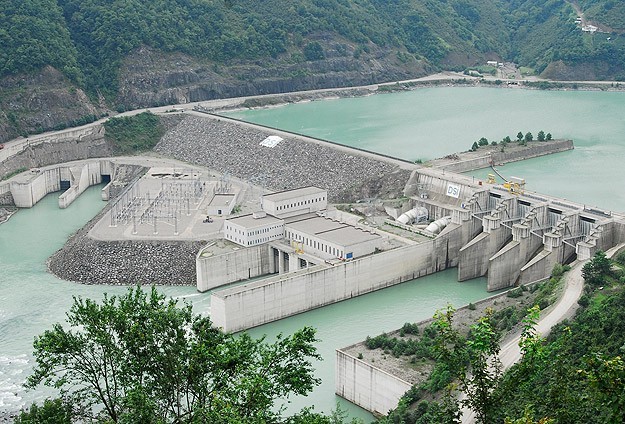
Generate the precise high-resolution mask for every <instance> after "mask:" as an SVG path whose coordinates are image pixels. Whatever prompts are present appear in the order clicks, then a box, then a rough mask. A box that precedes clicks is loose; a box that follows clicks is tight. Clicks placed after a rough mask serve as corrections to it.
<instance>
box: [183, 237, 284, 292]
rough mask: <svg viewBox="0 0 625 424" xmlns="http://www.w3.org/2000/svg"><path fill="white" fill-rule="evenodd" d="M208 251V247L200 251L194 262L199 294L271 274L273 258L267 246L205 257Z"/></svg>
mask: <svg viewBox="0 0 625 424" xmlns="http://www.w3.org/2000/svg"><path fill="white" fill-rule="evenodd" d="M209 251H210V247H208V248H204V249H202V250H200V251H199V252H198V255H197V257H196V260H195V269H196V273H197V289H198V291H200V292H205V291H207V290H210V289H213V288H215V287H219V286H223V285H225V284H229V283H231V282H234V281H241V280H245V279H248V278H254V277H258V276H261V275H266V274H269V273H270V272H271V271H270V261H271V260H273V256H270V253H271V252H270V246H269V245H268V244H263V245H260V246H254V247H248V248H245V249H239V250H236V251H233V252H229V253H225V254H222V255H215V256H206V253H205V252H209Z"/></svg>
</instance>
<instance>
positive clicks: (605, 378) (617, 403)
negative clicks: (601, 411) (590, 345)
mask: <svg viewBox="0 0 625 424" xmlns="http://www.w3.org/2000/svg"><path fill="white" fill-rule="evenodd" d="M582 374H583V375H584V376H585V377H586V378H587V379H588V382H589V383H590V387H591V388H592V389H593V390H594V392H595V393H594V398H595V399H596V400H597V401H598V402H600V403H601V404H602V405H604V406H606V407H607V408H608V409H609V410H610V411H611V417H609V420H610V422H614V423H617V422H621V423H623V422H625V390H623V389H624V388H625V362H623V359H622V358H621V357H620V356H615V357H612V358H611V357H608V356H606V355H602V354H598V353H596V354H594V355H592V356H591V357H589V358H588V359H587V360H586V369H585V370H582Z"/></svg>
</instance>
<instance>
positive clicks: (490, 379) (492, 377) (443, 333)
mask: <svg viewBox="0 0 625 424" xmlns="http://www.w3.org/2000/svg"><path fill="white" fill-rule="evenodd" d="M454 312H455V310H454V309H453V308H452V307H451V306H448V307H447V309H446V310H445V311H437V312H436V314H435V315H434V325H435V326H436V328H437V331H438V336H437V340H436V350H437V352H438V358H437V360H439V361H442V362H443V363H445V364H446V365H447V368H448V369H449V370H452V371H453V372H454V373H455V375H454V377H455V378H457V379H458V382H459V389H460V390H461V391H462V392H463V393H464V394H465V395H466V398H465V399H464V400H462V401H461V402H462V404H463V405H465V406H467V407H469V408H471V409H472V410H473V411H475V413H476V415H477V420H478V422H481V423H485V422H489V415H490V412H491V410H492V409H493V408H494V406H495V399H494V398H493V396H492V392H493V389H494V388H495V387H496V385H497V383H498V381H499V379H500V378H501V374H502V370H501V364H500V362H499V358H498V354H499V350H500V346H499V340H500V335H499V333H498V332H497V330H496V329H495V327H494V326H493V323H492V320H491V317H492V313H493V311H492V310H487V311H486V313H485V315H484V316H482V317H480V318H479V319H478V322H477V323H476V324H474V325H472V326H471V334H470V336H469V337H468V339H467V340H466V341H465V339H464V338H463V337H462V336H461V335H460V333H459V332H458V330H456V329H455V328H454V327H453V324H452V321H453V315H454Z"/></svg>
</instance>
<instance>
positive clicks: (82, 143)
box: [0, 125, 113, 176]
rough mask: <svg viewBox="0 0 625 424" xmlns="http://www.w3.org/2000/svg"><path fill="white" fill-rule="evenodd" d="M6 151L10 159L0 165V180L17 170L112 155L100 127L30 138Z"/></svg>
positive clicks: (102, 128)
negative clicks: (1, 177) (0, 177)
mask: <svg viewBox="0 0 625 424" xmlns="http://www.w3.org/2000/svg"><path fill="white" fill-rule="evenodd" d="M5 150H7V149H6V148H5ZM9 150H10V152H7V153H10V155H9V156H7V157H6V158H4V160H2V161H0V176H3V175H7V174H9V173H11V172H14V171H16V170H18V169H23V168H26V169H30V168H40V167H43V166H48V165H53V164H60V163H65V162H71V161H74V160H78V159H88V158H98V157H106V156H111V155H112V153H113V151H112V147H111V146H109V145H108V144H107V142H106V140H105V139H104V127H103V126H102V125H96V126H93V127H89V128H80V129H71V130H67V131H63V133H62V134H59V135H38V136H33V137H30V138H29V140H28V141H26V140H24V141H21V142H20V143H12V144H11V145H10V149H9Z"/></svg>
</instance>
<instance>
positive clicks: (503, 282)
mask: <svg viewBox="0 0 625 424" xmlns="http://www.w3.org/2000/svg"><path fill="white" fill-rule="evenodd" d="M542 246H543V243H542V240H541V239H540V237H537V236H535V235H533V234H531V233H530V230H529V227H527V226H525V225H520V224H515V225H513V226H512V241H511V242H509V243H508V244H506V245H505V246H504V247H503V248H502V249H501V250H500V251H498V252H497V253H496V254H495V255H493V256H492V257H491V258H490V259H489V260H488V283H487V287H486V288H487V290H488V291H493V290H500V289H503V288H507V287H512V286H513V285H514V284H515V283H516V282H517V279H518V278H519V276H520V274H521V268H522V267H523V266H524V265H525V264H527V262H528V261H529V259H530V258H531V257H532V256H533V255H534V254H535V253H536V252H537V251H538V250H539V249H540V248H541V247H542Z"/></svg>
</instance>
